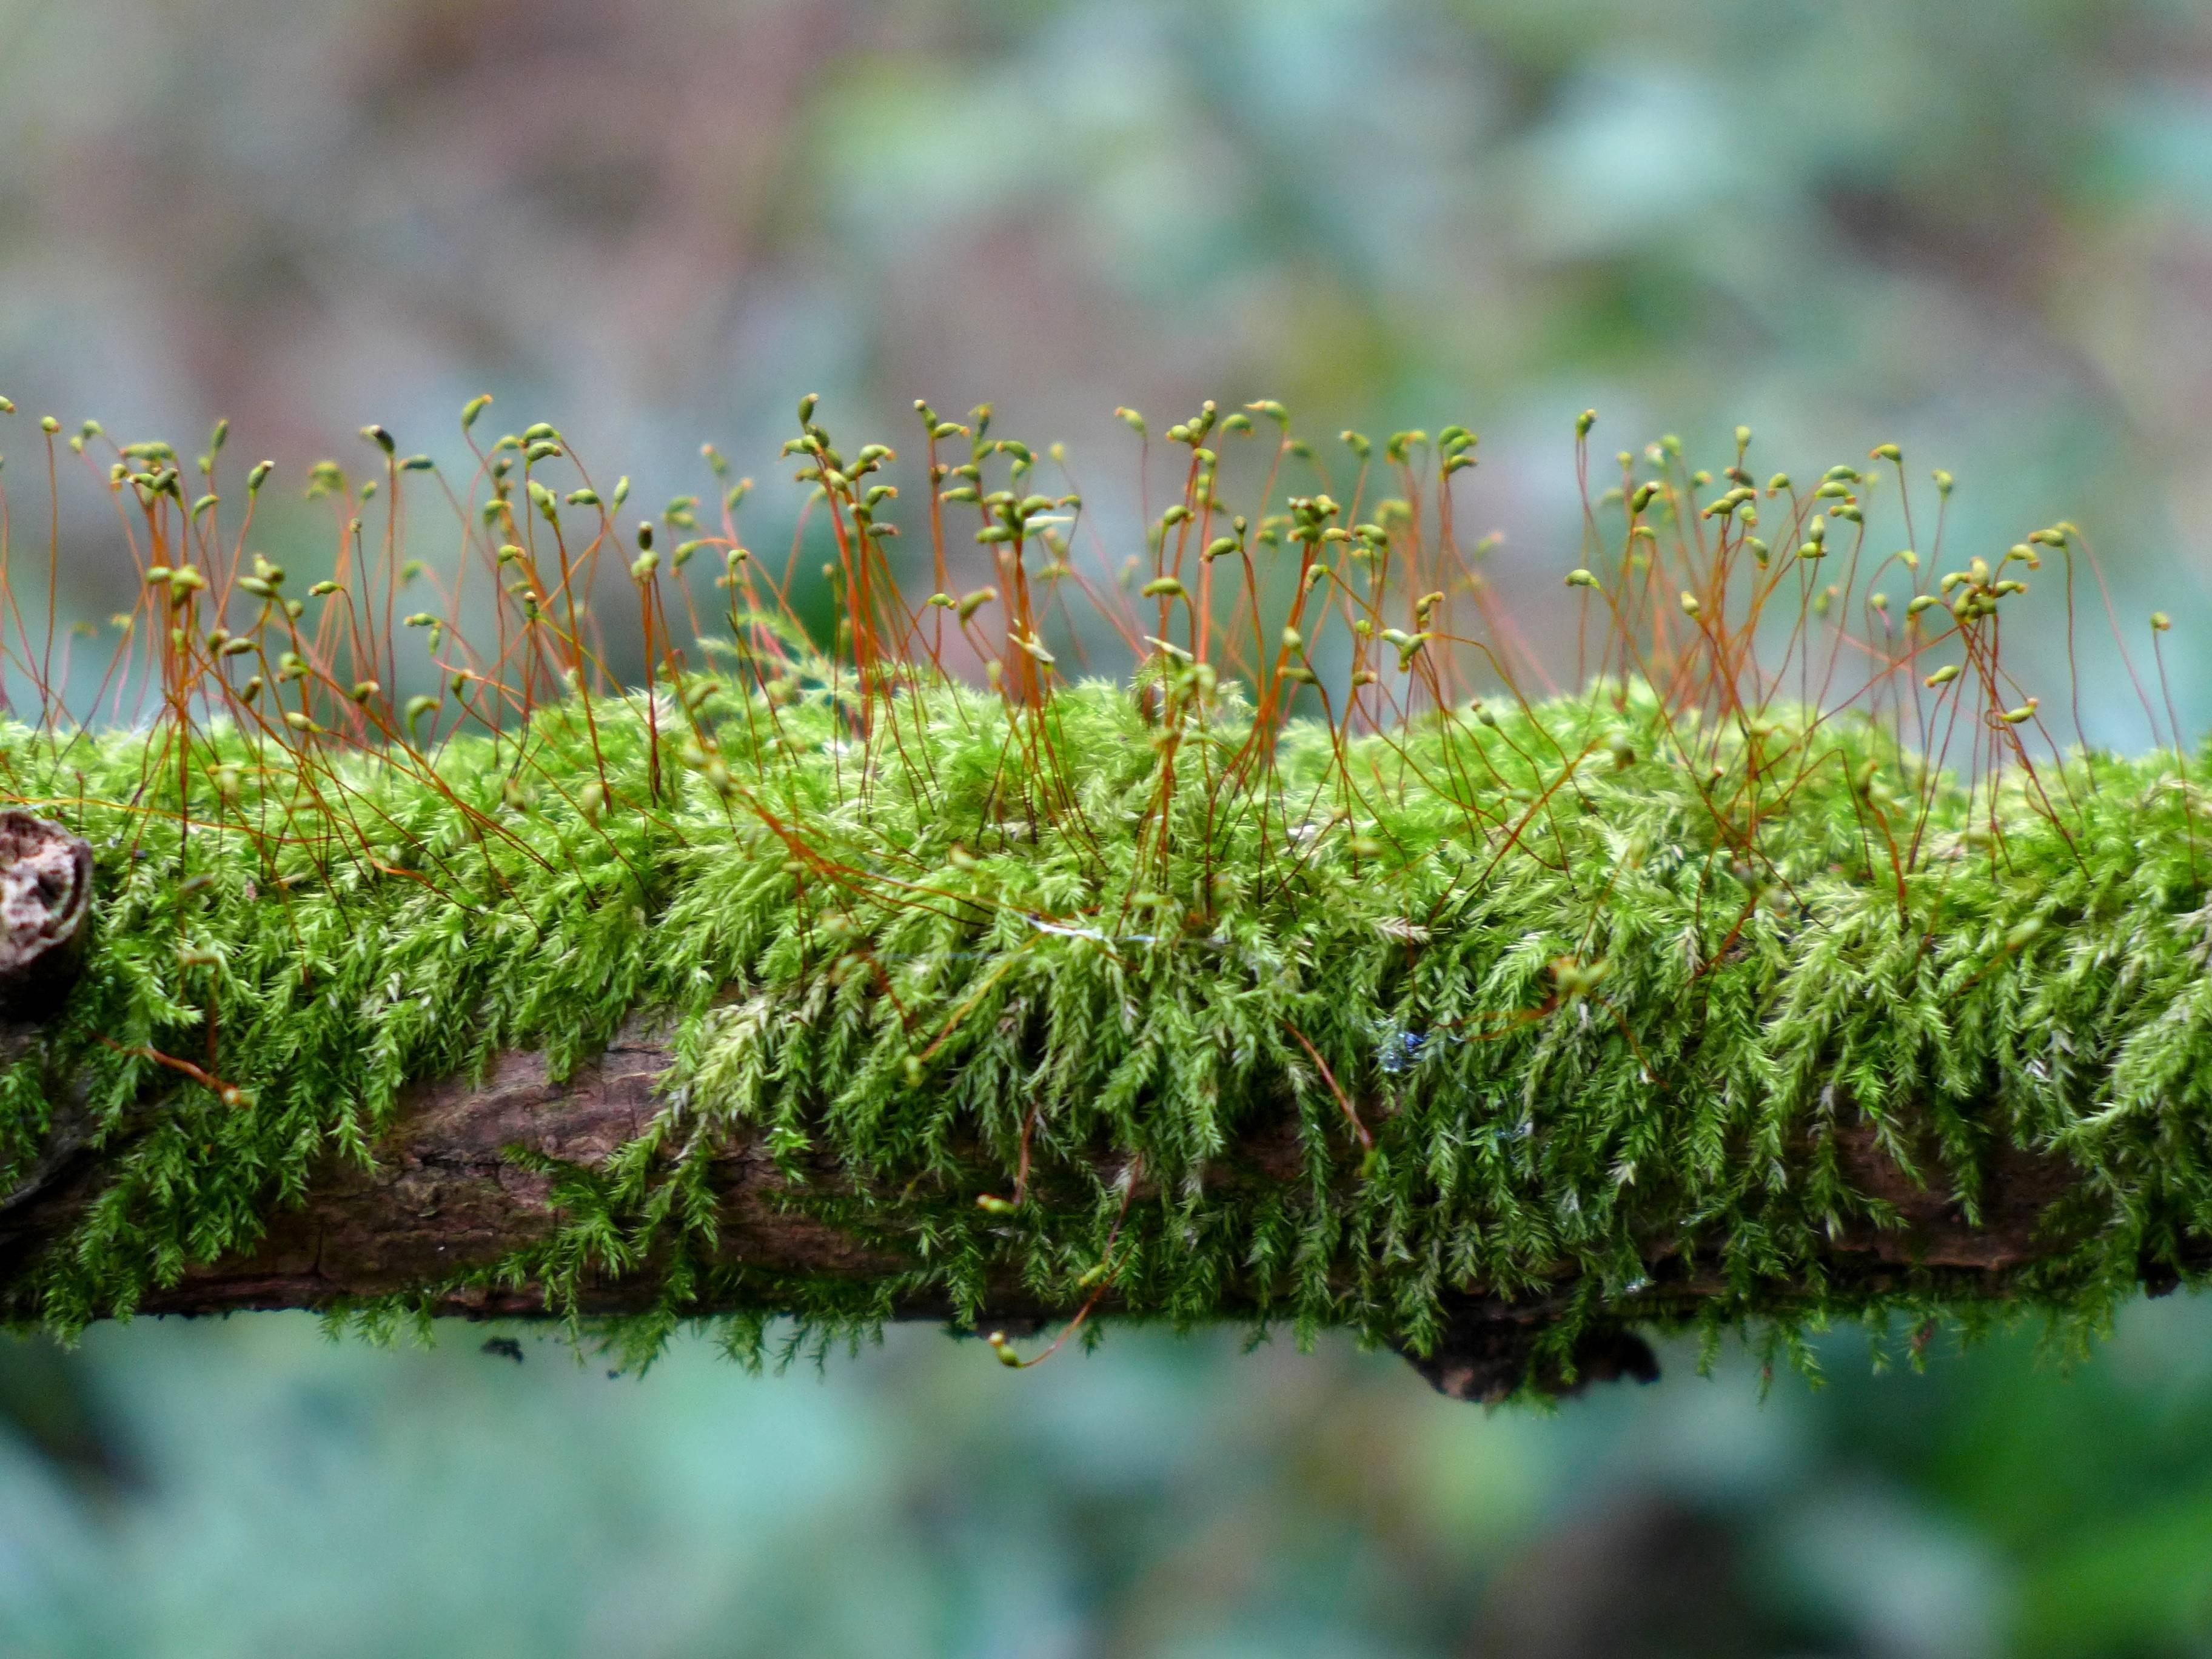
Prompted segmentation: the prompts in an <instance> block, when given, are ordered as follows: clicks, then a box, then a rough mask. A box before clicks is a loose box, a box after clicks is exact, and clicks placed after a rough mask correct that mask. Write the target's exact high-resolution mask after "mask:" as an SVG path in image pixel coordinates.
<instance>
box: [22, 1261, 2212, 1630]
mask: <svg viewBox="0 0 2212 1659" xmlns="http://www.w3.org/2000/svg"><path fill="white" fill-rule="evenodd" d="M2207 1311H2208V1310H2207V1309H2206V1308H2205V1307H2204V1306H2203V1304H2194V1303H2191V1302H2190V1301H2188V1300H2186V1299H2184V1298H2176V1299H2174V1300H2172V1301H2168V1302H2165V1303H2154V1304H2145V1305H2142V1306H2140V1307H2138V1308H2136V1310H2133V1311H2132V1312H2131V1313H2130V1314H2129V1315H2128V1316H2126V1317H2125V1318H2124V1320H2123V1321H2122V1322H2121V1328H2120V1330H2119V1333H2118V1336H2117V1337H2116V1338H2115V1339H2114V1340H2112V1342H2111V1343H2109V1344H2107V1345H2106V1346H2104V1347H2103V1348H2101V1349H2100V1351H2099V1352H2098V1353H2097V1355H2096V1357H2095V1358H2093V1360H2091V1361H2089V1362H2088V1363H2087V1364H2084V1365H2082V1366H2081V1367H2080V1368H2079V1369H2077V1370H2074V1371H2072V1372H2070V1373H2068V1374H2063V1375H2062V1374H2061V1373H2060V1372H2059V1371H2058V1370H2057V1369H2055V1368H2054V1367H2053V1366H2051V1365H2050V1364H2039V1363H2038V1362H2037V1360H2036V1359H2035V1358H2034V1354H2033V1346H2034V1345H2033V1342H2032V1340H2019V1341H2012V1342H2006V1343H2000V1344H1997V1345H1995V1346H1990V1347H1987V1348H1983V1349H1978V1350H1975V1351H1973V1352H1970V1353H1969V1354H1968V1355H1966V1357H1965V1358H1960V1357H1958V1356H1955V1355H1951V1354H1931V1355H1929V1370H1928V1372H1927V1374H1926V1375H1923V1376H1914V1375H1912V1374H1911V1373H1910V1372H1896V1373H1891V1374H1887V1375H1884V1376H1873V1375H1871V1374H1869V1370H1868V1367H1867V1364H1866V1358H1865V1351H1864V1348H1863V1345H1862V1344H1861V1343H1860V1342H1859V1341H1857V1340H1856V1339H1838V1340H1836V1341H1834V1342H1833V1343H1832V1344H1831V1345H1830V1346H1829V1348H1828V1352H1827V1358H1828V1360H1829V1363H1830V1365H1831V1368H1832V1372H1833V1378H1832V1382H1831V1383H1830V1384H1829V1386H1828V1387H1827V1388H1826V1389H1824V1390H1822V1391H1820V1392H1814V1391H1813V1390H1811V1389H1808V1387H1807V1386H1806V1385H1805V1384H1804V1383H1802V1382H1800V1381H1798V1380H1796V1379H1795V1378H1792V1377H1783V1378H1779V1379H1778V1380H1777V1382H1776V1383H1775V1386H1774V1389H1773V1391H1772V1393H1771V1395H1770V1396H1769V1397H1768V1399H1767V1400H1766V1401H1765V1404H1764V1405H1761V1404H1760V1403H1759V1399H1758V1380H1757V1378H1756V1376H1754V1375H1753V1372H1752V1371H1751V1370H1750V1368H1749V1367H1748V1366H1747V1365H1744V1364H1741V1363H1730V1364H1726V1365H1724V1366H1723V1369H1722V1371H1721V1373H1720V1375H1719V1376H1717V1377H1716V1378H1715V1379H1713V1380H1711V1381H1703V1380H1699V1378H1697V1377H1696V1376H1694V1375H1693V1374H1692V1354H1691V1353H1689V1352H1685V1351H1676V1352H1670V1353H1669V1354H1668V1355H1667V1357H1666V1358H1667V1360H1668V1368H1669V1372H1670V1375H1669V1376H1668V1380H1666V1381H1665V1382H1662V1383H1660V1384H1659V1385H1657V1386H1656V1387H1655V1388H1651V1389H1641V1390H1638V1389H1627V1390H1621V1389H1615V1390H1613V1391H1612V1392H1610V1393H1600V1394H1596V1395H1591V1396H1589V1397H1588V1398H1586V1399H1583V1400H1580V1401H1575V1402H1573V1403H1572V1404H1571V1406H1569V1407H1565V1409H1563V1410H1562V1411H1560V1412H1559V1413H1557V1414H1554V1415H1550V1416H1546V1415H1540V1414H1534V1413H1517V1412H1516V1413H1500V1414H1497V1415H1488V1414H1486V1413H1483V1412H1481V1411H1480V1410H1479V1409H1476V1408H1473V1407H1464V1406H1461V1405H1458V1404H1456V1403H1455V1402H1453V1401H1445V1400H1443V1399H1440V1398H1438V1397H1437V1396H1436V1395H1431V1393H1429V1392H1428V1390H1426V1389H1424V1388H1422V1387H1421V1386H1419V1383H1418V1382H1417V1381H1416V1380H1415V1379H1414V1377H1413V1376H1412V1374H1411V1373H1410V1372H1409V1371H1408V1370H1407V1369H1406V1368H1405V1366H1404V1365H1403V1364H1401V1362H1399V1361H1397V1360H1395V1359H1394V1358H1389V1357H1388V1356H1384V1355H1379V1354H1374V1355H1360V1354H1358V1353H1357V1352H1354V1351H1353V1350H1352V1348H1351V1346H1350V1345H1349V1344H1348V1343H1342V1342H1340V1341H1337V1340H1330V1341H1328V1342H1326V1343H1324V1344H1323V1346H1322V1347H1321V1349H1320V1350H1319V1351H1318V1352H1316V1353H1314V1354H1311V1355H1300V1354H1298V1353H1297V1352H1295V1351H1294V1350H1293V1349H1292V1348H1291V1347H1290V1346H1289V1345H1288V1344H1286V1343H1281V1344H1277V1345H1274V1346H1268V1347H1265V1348H1262V1349H1261V1350H1260V1351H1258V1352H1255V1353H1251V1354H1240V1353H1238V1352H1237V1344H1236V1342H1235V1340H1233V1339H1232V1338H1231V1337H1229V1336H1227V1335H1222V1336H1219V1337H1213V1338H1206V1339H1194V1340H1180V1341H1179V1340H1176V1339H1174V1338H1171V1337H1168V1336H1166V1335H1164V1334H1146V1333H1133V1332H1126V1331H1124V1332H1117V1333H1115V1334H1111V1335H1109V1338H1108V1339H1107V1341H1106V1343H1105V1345H1104V1346H1103V1347H1102V1348H1101V1349H1099V1350H1098V1351H1097V1352H1095V1353H1092V1354H1089V1355H1080V1354H1077V1353H1074V1352H1069V1353H1066V1354H1063V1355H1061V1356H1060V1357H1059V1358H1056V1359H1054V1361H1053V1362H1052V1363H1051V1364H1048V1365H1046V1366H1044V1367H1043V1368H1042V1369H1040V1370H1035V1371H1031V1372H1008V1371H1006V1370H1004V1369H1003V1368H1001V1367H1000V1366H999V1365H998V1364H995V1363H994V1361H993V1360H992V1358H991V1357H990V1355H989V1353H988V1352H987V1351H986V1350H985V1349H984V1348H983V1346H982V1345H981V1343H978V1342H974V1341H969V1342H961V1343H955V1342H951V1341H947V1340H945V1338H943V1337H942V1336H939V1335H938V1334H935V1333H934V1332H933V1331H930V1330H927V1329H915V1328H908V1329H903V1330H895V1331H893V1332H892V1333H891V1334H890V1336H889V1337H888V1339H887V1340H886V1341H885V1343H884V1346H883V1348H882V1349H881V1350H879V1351H873V1350H872V1351H866V1352H863V1353H862V1354H861V1355H860V1357H859V1358H838V1359H836V1360H833V1361H832V1362H831V1364H830V1365H829V1370H828V1373H827V1376H826V1378H824V1379H823V1380H820V1381H817V1380H816V1379H815V1378H814V1377H813V1376H811V1374H808V1373H806V1372H804V1371H801V1372H798V1373H794V1374H790V1375H787V1376H783V1377H782V1378H781V1379H769V1380H761V1381H754V1380H749V1379H747V1378H745V1377H744V1376H742V1375H741V1374H739V1373H738V1372H737V1371H736V1370H734V1369H733V1368H732V1367H731V1366H729V1365H728V1364H726V1362H724V1361H722V1360H721V1359H720V1358H719V1357H717V1356H716V1355H715V1354H714V1352H712V1350H711V1348H710V1347H709V1346H708V1345H705V1344H691V1345H683V1346H679V1347H678V1349H677V1350H676V1352H674V1353H672V1354H671V1356H670V1357H669V1358H667V1359H666V1360H665V1362H664V1363H663V1364H661V1365H660V1366H659V1368H657V1369H656V1370H653V1371H652V1372H650V1373H648V1374H647V1376H646V1377H645V1378H644V1379H643V1380H642V1381H640V1380H637V1379H635V1378H630V1377H624V1378H622V1379H619V1380H610V1379H609V1378H608V1377H607V1376H605V1372H604V1371H603V1370H602V1369H601V1368H600V1367H599V1366H598V1365H596V1364H578V1363H576V1362H575V1361H574V1360H573V1359H572V1358H570V1357H568V1354H567V1353H566V1352H564V1351H563V1350H562V1349H561V1348H560V1347H559V1346H557V1345H556V1344H553V1343H551V1342H550V1341H539V1340H534V1339H530V1338H527V1337H526V1338H525V1339H524V1341H523V1344H522V1352H523V1353H524V1355H525V1359H524V1361H523V1363H522V1364H520V1365H518V1364H514V1363H513V1362H512V1361H510V1360H509V1359H507V1358H503V1357H501V1356H500V1355H498V1354H496V1353H491V1352H479V1350H478V1346H477V1341H476V1340H474V1339H473V1338H470V1337H468V1336H467V1335H466V1334H465V1333H456V1334H452V1335H450V1336H449V1337H448V1339H447V1340H446V1341H445V1342H444V1343H443V1344H442V1345H441V1346H440V1347H438V1348H437V1349H435V1351H433V1352H428V1353H427V1354H426V1353H419V1352H376V1351H373V1350H370V1349H368V1348H365V1347H362V1346H359V1345H357V1344H352V1343H347V1344H342V1345H335V1346H334V1345H331V1344H326V1343H323V1342H320V1341H319V1340H318V1339H317V1338H316V1336H315V1334H314V1330H313V1324H312V1322H309V1321H307V1319H305V1318H303V1317H296V1316H269V1317H266V1318H258V1319H252V1320H246V1321H234V1322H228V1323H224V1324H220V1325H197V1326H192V1327H189V1328H187V1327H181V1326H179V1325H175V1324H155V1323H151V1322H143V1323H140V1324H137V1325H133V1326H129V1327H123V1328H112V1327H110V1328H99V1329H96V1330H95V1331H94V1332H93V1333H92V1334H90V1335H89V1337H88V1340H87V1341H86V1343H85V1345H84V1346H83V1348H82V1350H81V1351H80V1352H78V1353H77V1354H76V1356H74V1357H73V1358H71V1359H70V1361H69V1362H68V1363H67V1364H66V1366H65V1367H64V1368H63V1376H64V1379H65V1380H66V1383H67V1384H68V1386H69V1387H70V1388H72V1389H75V1390H76V1391H77V1393H78V1394H79V1395H81V1396H82V1398H83V1399H84V1400H85V1401H88V1402H89V1407H90V1408H91V1409H94V1410H96V1411H97V1412H99V1413H101V1414H104V1415H105V1417H106V1419H108V1420H109V1421H110V1422H111V1424H112V1425H118V1426H123V1427H126V1428H127V1431H128V1439H129V1442H130V1443H131V1446H132V1447H133V1449H134V1451H133V1455H134V1462H135V1466H136V1474H135V1477H134V1478H135V1480H136V1482H137V1484H136V1485H134V1486H129V1487H126V1488H125V1489H124V1491H123V1492H122V1493H121V1495H119V1496H115V1495H110V1496H105V1497H103V1496H101V1495H100V1489H99V1488H97V1487H94V1488H91V1489H88V1488H87V1487H86V1486H83V1485H82V1484H81V1483H80V1482H78V1481H77V1480H74V1479H73V1478H72V1477H71V1476H70V1474H67V1473H66V1472H65V1471H63V1470H59V1469H57V1468H54V1467H53V1466H51V1465H46V1464H44V1463H42V1462H40V1460H39V1459H38V1458H37V1457H36V1456H35V1455H33V1454H32V1453H30V1452H29V1451H27V1449H23V1448H22V1447H21V1446H19V1445H13V1444H9V1445H6V1446H4V1447H0V1481H4V1483H5V1488H4V1489H5V1492H6V1502H5V1504H4V1505H0V1651H5V1652H7V1653H9V1654H10V1655H11V1656H12V1655H16V1654H26V1655H28V1654H36V1655H41V1656H53V1659H76V1656H86V1659H91V1656H105V1655H110V1654H118V1653H130V1654H133V1655H144V1656H149V1659H164V1656H173V1655H177V1656H181V1655H185V1654H199V1653H208V1652H226V1653H257V1654H258V1653H266V1654H271V1655H275V1654H285V1655H295V1654H313V1655H333V1656H337V1655H345V1656H352V1655H362V1656H368V1655H377V1656H382V1655H395V1656H397V1655H409V1656H413V1655H419V1654H455V1655H460V1654H465V1655H469V1656H471V1659H477V1656H505V1655H515V1656H523V1655H528V1656H531V1659H563V1656H570V1655H574V1656H586V1655H599V1654H605V1653H622V1654H624V1655H635V1656H641V1659H651V1656H658V1655H668V1656H678V1655H681V1656H685V1659H692V1656H702V1655H721V1654H753V1653H804V1654H806V1655H808V1656H810V1659H816V1656H818V1659H836V1656H842V1655H848V1654H849V1655H854V1656H865V1659H886V1656H890V1659H902V1656H908V1655H915V1656H921V1655H971V1654H974V1655H1006V1656H1017V1655H1018V1656H1038V1655H1044V1656H1061V1655H1066V1656H1087V1655H1113V1654H1130V1655H1136V1654H1148V1655H1149V1654H1156V1653H1168V1654H1182V1655H1196V1654H1209V1655H1211V1654H1221V1655H1239V1656H1242V1655H1254V1656H1257V1655H1262V1654H1267V1655H1274V1654H1331V1655H1362V1656H1364V1655H1409V1654H1424V1653H1437V1654H1466V1655H1476V1656H1489V1655H1498V1656H1507V1655H1510V1656H1514V1659H1529V1656H1534V1659H1547V1656H1569V1655H1576V1656H1579V1655H1584V1654H1589V1655H1599V1654H1607V1655H1630V1656H1636V1655H1646V1654H1651V1655H1657V1654H1682V1655H1699V1656H1715V1655H1719V1656H1729V1655H1742V1656H1750V1655H1769V1654H1771V1655H1778V1656H1779V1655H1824V1654H1834V1655H1847V1654H1863V1655H1876V1656H1881V1655H1897V1656H1920V1655H1926V1656H1937V1655H1941V1656H1990V1655H1996V1654H2001V1653H2020V1654H2025V1655H2034V1656H2053V1659H2055V1656H2061V1655H2067V1656H2085V1659H2087V1656H2104V1655H2112V1654H2141V1655H2166V1654H2172V1655H2185V1654H2193V1653H2198V1652H2202V1651H2203V1632H2204V1630H2205V1628H2206V1622H2207V1619H2208V1616H2212V1581H2208V1574H2207V1571H2206V1567H2205V1561H2204V1551H2203V1536H2204V1528H2205V1525H2206V1517H2207V1516H2208V1515H2212V1322H2208V1320H2207V1318H2206V1314H2207ZM4 1352H5V1362H4V1363H5V1364H6V1366H7V1367H8V1368H9V1370H11V1371H12V1370H15V1369H16V1368H19V1367H21V1366H22V1365H24V1364H26V1363H27V1361H28V1360H30V1359H31V1358H33V1357H34V1353H35V1351H32V1350H26V1349H22V1348H19V1347H12V1346H11V1347H9V1349H7V1350H5V1351H4Z"/></svg>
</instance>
